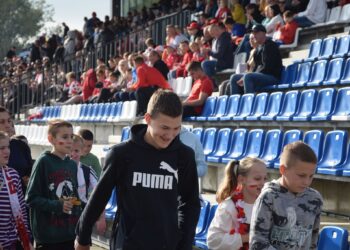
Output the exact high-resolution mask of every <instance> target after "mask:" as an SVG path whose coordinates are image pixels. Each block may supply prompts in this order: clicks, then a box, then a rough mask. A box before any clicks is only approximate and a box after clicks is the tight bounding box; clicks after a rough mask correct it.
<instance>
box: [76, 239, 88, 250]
mask: <svg viewBox="0 0 350 250" xmlns="http://www.w3.org/2000/svg"><path fill="white" fill-rule="evenodd" d="M74 249H75V250H90V246H89V245H88V246H82V245H80V244H79V243H78V241H77V240H75V242H74Z"/></svg>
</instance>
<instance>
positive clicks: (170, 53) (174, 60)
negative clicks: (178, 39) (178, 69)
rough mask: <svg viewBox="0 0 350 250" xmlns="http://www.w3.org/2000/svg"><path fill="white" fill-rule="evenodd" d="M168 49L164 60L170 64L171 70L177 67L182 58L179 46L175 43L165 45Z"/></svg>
mask: <svg viewBox="0 0 350 250" xmlns="http://www.w3.org/2000/svg"><path fill="white" fill-rule="evenodd" d="M165 49H166V58H165V60H164V62H165V63H166V65H167V66H168V68H169V70H173V69H175V66H176V65H177V64H178V63H179V62H180V60H181V58H180V56H179V55H178V54H177V48H176V47H175V45H173V44H170V45H167V46H166V47H165Z"/></svg>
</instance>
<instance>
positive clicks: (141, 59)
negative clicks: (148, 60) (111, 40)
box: [134, 56, 145, 64]
mask: <svg viewBox="0 0 350 250" xmlns="http://www.w3.org/2000/svg"><path fill="white" fill-rule="evenodd" d="M134 62H135V64H142V63H144V62H145V60H144V59H143V57H142V56H136V57H135V59H134Z"/></svg>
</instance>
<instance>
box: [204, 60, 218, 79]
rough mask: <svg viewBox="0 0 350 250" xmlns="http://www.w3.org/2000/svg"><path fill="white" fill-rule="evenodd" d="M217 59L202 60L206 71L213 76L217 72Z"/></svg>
mask: <svg viewBox="0 0 350 250" xmlns="http://www.w3.org/2000/svg"><path fill="white" fill-rule="evenodd" d="M216 63H217V61H216V60H205V61H203V62H202V68H203V71H204V73H205V74H206V75H207V76H209V77H210V78H212V77H213V76H214V75H215V73H216Z"/></svg>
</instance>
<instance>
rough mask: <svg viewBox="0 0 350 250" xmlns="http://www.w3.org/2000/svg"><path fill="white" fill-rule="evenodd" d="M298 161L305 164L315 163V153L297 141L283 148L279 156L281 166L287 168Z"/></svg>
mask: <svg viewBox="0 0 350 250" xmlns="http://www.w3.org/2000/svg"><path fill="white" fill-rule="evenodd" d="M298 160H299V161H302V162H307V163H314V164H316V163H317V157H316V154H315V152H314V151H313V150H312V148H310V146H309V145H307V144H306V143H304V142H302V141H297V142H293V143H290V144H287V145H286V146H284V148H283V152H282V154H281V165H282V164H283V165H284V166H285V167H287V168H289V167H293V166H294V165H295V163H296V161H298Z"/></svg>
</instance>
